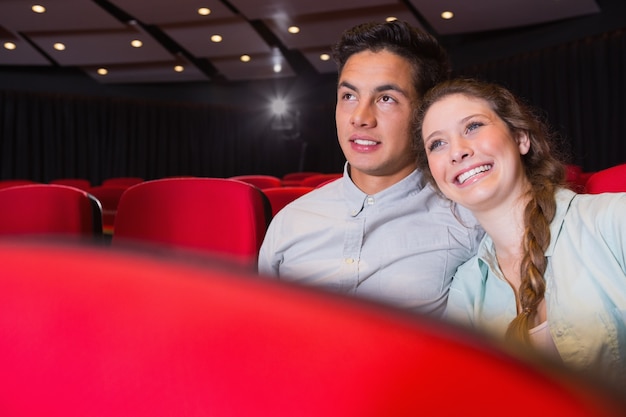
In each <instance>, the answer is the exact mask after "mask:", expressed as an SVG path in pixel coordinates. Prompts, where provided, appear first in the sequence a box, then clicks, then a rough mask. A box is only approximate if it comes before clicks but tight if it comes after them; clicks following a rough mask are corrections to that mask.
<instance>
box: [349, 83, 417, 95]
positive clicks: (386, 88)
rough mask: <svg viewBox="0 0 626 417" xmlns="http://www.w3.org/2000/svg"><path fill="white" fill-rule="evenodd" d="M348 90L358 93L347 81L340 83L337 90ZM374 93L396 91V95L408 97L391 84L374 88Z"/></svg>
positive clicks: (403, 90) (395, 85) (404, 91)
mask: <svg viewBox="0 0 626 417" xmlns="http://www.w3.org/2000/svg"><path fill="white" fill-rule="evenodd" d="M342 87H345V88H348V89H350V90H354V91H358V88H356V87H355V86H354V85H352V84H351V83H349V82H348V81H341V82H340V83H339V84H338V85H337V88H338V89H339V88H342ZM374 91H375V92H377V93H382V92H384V91H397V92H398V93H400V94H402V95H404V96H406V97H408V96H409V95H408V93H407V91H406V90H405V89H403V88H401V87H400V86H399V85H397V84H393V83H389V84H383V85H379V86H378V87H376V88H375V89H374Z"/></svg>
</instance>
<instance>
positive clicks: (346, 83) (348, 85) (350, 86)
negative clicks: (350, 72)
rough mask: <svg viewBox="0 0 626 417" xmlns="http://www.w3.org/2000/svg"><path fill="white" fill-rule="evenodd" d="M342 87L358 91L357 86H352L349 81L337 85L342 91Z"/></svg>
mask: <svg viewBox="0 0 626 417" xmlns="http://www.w3.org/2000/svg"><path fill="white" fill-rule="evenodd" d="M341 87H345V88H348V89H350V90H354V91H357V88H356V87H355V86H353V85H352V84H350V83H349V82H347V81H342V82H340V83H339V84H338V85H337V89H340V88H341Z"/></svg>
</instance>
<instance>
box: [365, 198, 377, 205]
mask: <svg viewBox="0 0 626 417" xmlns="http://www.w3.org/2000/svg"><path fill="white" fill-rule="evenodd" d="M375 202H376V201H375V200H374V197H367V204H368V205H369V206H371V205H372V204H374V203H375Z"/></svg>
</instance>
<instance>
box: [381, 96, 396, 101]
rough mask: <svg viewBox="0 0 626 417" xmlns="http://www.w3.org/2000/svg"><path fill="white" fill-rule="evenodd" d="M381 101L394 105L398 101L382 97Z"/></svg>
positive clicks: (389, 97)
mask: <svg viewBox="0 0 626 417" xmlns="http://www.w3.org/2000/svg"><path fill="white" fill-rule="evenodd" d="M380 101H382V102H383V103H394V102H395V101H396V100H395V99H394V98H393V97H391V96H382V97H381V98H380Z"/></svg>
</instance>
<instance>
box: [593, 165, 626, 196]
mask: <svg viewBox="0 0 626 417" xmlns="http://www.w3.org/2000/svg"><path fill="white" fill-rule="evenodd" d="M585 190H586V192H587V193H589V194H599V193H617V192H626V164H620V165H615V166H613V167H610V168H606V169H603V170H600V171H598V172H596V173H594V174H593V175H591V176H590V177H589V178H588V179H587V182H586V183H585Z"/></svg>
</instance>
